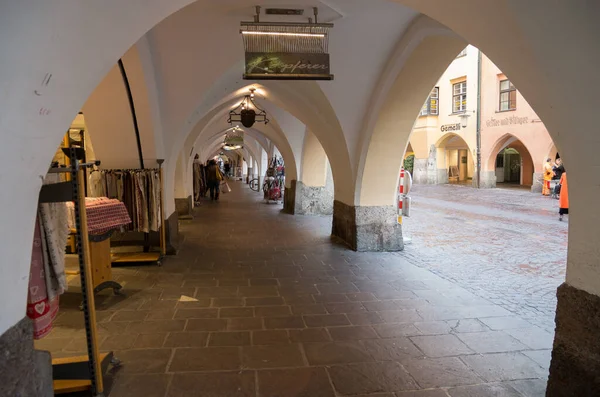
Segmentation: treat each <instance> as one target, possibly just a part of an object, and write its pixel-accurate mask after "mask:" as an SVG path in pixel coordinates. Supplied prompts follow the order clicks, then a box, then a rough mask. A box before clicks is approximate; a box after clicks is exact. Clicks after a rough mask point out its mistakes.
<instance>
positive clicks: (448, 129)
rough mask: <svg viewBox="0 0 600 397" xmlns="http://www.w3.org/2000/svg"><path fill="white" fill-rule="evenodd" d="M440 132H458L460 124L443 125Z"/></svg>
mask: <svg viewBox="0 0 600 397" xmlns="http://www.w3.org/2000/svg"><path fill="white" fill-rule="evenodd" d="M440 131H442V132H452V131H460V123H456V124H444V125H443V126H441V127H440Z"/></svg>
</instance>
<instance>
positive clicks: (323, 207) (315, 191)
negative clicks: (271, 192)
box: [284, 181, 333, 215]
mask: <svg viewBox="0 0 600 397" xmlns="http://www.w3.org/2000/svg"><path fill="white" fill-rule="evenodd" d="M284 211H285V212H287V213H288V214H295V215H331V214H333V191H332V190H331V189H329V188H328V187H327V186H306V185H305V184H304V183H303V182H302V181H292V186H291V187H290V188H286V189H285V192H284Z"/></svg>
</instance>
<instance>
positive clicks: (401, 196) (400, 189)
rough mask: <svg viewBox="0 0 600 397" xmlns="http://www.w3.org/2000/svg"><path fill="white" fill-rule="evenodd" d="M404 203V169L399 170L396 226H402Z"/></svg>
mask: <svg viewBox="0 0 600 397" xmlns="http://www.w3.org/2000/svg"><path fill="white" fill-rule="evenodd" d="M403 202H404V167H402V168H401V169H400V183H399V185H398V218H397V220H398V224H400V225H401V224H402V204H403Z"/></svg>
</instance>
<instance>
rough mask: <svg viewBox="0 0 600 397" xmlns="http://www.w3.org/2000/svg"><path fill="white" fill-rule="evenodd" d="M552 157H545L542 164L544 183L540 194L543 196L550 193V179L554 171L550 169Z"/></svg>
mask: <svg viewBox="0 0 600 397" xmlns="http://www.w3.org/2000/svg"><path fill="white" fill-rule="evenodd" d="M551 161H552V159H551V158H548V159H546V163H545V164H544V174H543V177H544V182H543V183H544V185H543V187H542V195H544V196H549V195H550V181H551V180H552V177H553V176H554V172H553V171H552V163H551Z"/></svg>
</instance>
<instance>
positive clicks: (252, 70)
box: [240, 6, 333, 80]
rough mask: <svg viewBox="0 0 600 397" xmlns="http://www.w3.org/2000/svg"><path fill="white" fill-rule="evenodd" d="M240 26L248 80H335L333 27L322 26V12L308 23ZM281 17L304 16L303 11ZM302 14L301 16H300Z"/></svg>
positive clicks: (286, 12)
mask: <svg viewBox="0 0 600 397" xmlns="http://www.w3.org/2000/svg"><path fill="white" fill-rule="evenodd" d="M260 10H261V8H260V6H257V7H256V15H255V16H254V21H251V22H248V21H247V22H240V35H241V36H242V41H243V43H244V54H245V60H246V62H245V70H244V79H246V80H333V75H332V74H331V72H330V67H329V33H330V31H331V29H332V28H333V24H331V23H318V14H319V10H318V8H317V7H313V12H314V19H313V18H309V20H308V22H298V20H297V19H296V20H295V21H288V22H283V21H281V20H279V21H277V22H275V21H271V22H267V21H261V20H260V17H261V15H260ZM273 12H276V13H277V15H301V14H302V13H303V10H301V9H298V10H295V9H289V10H284V9H279V10H275V11H273ZM298 13H299V14H298ZM269 15H271V14H269Z"/></svg>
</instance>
